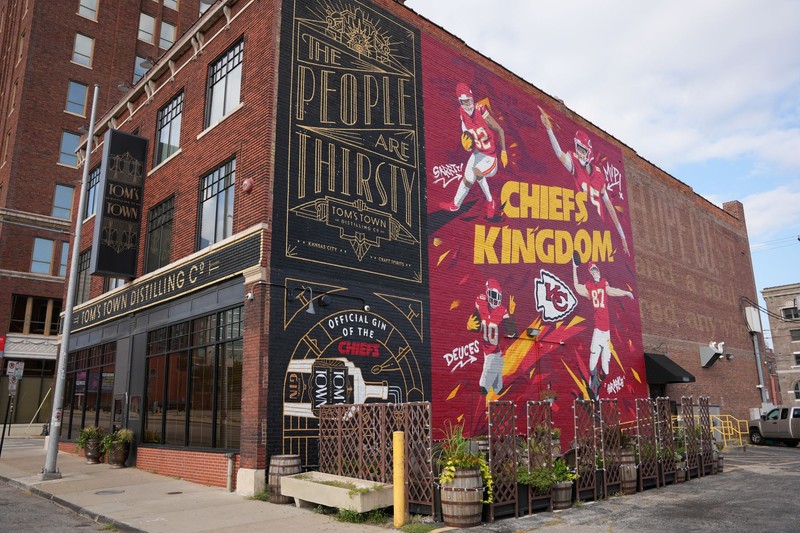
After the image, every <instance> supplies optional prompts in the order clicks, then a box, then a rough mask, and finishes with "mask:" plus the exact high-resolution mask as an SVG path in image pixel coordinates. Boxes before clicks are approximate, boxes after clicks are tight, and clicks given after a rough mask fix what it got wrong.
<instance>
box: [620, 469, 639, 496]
mask: <svg viewBox="0 0 800 533" xmlns="http://www.w3.org/2000/svg"><path fill="white" fill-rule="evenodd" d="M620 468H621V470H622V484H621V487H620V489H621V490H622V494H636V466H635V465H622V466H621V467H620Z"/></svg>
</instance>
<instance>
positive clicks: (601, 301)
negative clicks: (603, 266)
mask: <svg viewBox="0 0 800 533" xmlns="http://www.w3.org/2000/svg"><path fill="white" fill-rule="evenodd" d="M607 287H608V282H607V281H606V280H605V278H600V281H598V282H597V283H595V282H594V280H591V281H587V282H586V290H587V291H589V297H590V298H591V299H592V306H594V327H595V328H597V329H599V330H601V331H608V330H609V329H611V326H610V325H609V320H608V307H607V303H608V294H607V293H606V288H607Z"/></svg>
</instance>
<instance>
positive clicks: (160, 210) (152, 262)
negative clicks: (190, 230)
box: [145, 196, 175, 272]
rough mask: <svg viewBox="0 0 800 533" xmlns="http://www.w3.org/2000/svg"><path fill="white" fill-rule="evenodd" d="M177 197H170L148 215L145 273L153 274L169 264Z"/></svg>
mask: <svg viewBox="0 0 800 533" xmlns="http://www.w3.org/2000/svg"><path fill="white" fill-rule="evenodd" d="M174 207H175V197H174V196H170V197H169V198H167V199H166V200H164V201H163V202H161V203H160V204H158V205H157V206H155V207H153V208H152V209H151V210H150V212H149V213H148V214H147V256H146V257H145V272H152V271H153V270H156V269H159V268H161V267H162V266H164V265H166V264H167V263H169V254H170V251H171V250H172V213H173V209H174Z"/></svg>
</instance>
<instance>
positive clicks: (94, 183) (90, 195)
mask: <svg viewBox="0 0 800 533" xmlns="http://www.w3.org/2000/svg"><path fill="white" fill-rule="evenodd" d="M99 185H100V167H99V166H97V167H95V168H94V170H92V173H91V174H89V180H88V185H87V186H86V206H84V213H83V218H89V217H90V216H92V215H94V214H95V213H96V212H97V187H98V186H99Z"/></svg>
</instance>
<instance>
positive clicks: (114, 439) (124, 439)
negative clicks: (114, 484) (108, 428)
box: [101, 428, 133, 468]
mask: <svg viewBox="0 0 800 533" xmlns="http://www.w3.org/2000/svg"><path fill="white" fill-rule="evenodd" d="M132 442H133V431H131V430H130V429H127V428H122V429H118V430H116V431H115V432H113V433H110V434H108V435H106V436H105V437H103V440H102V444H101V445H102V450H103V451H104V452H105V453H107V454H108V464H109V465H111V467H112V468H124V467H125V461H127V460H128V453H130V448H131V443H132Z"/></svg>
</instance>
